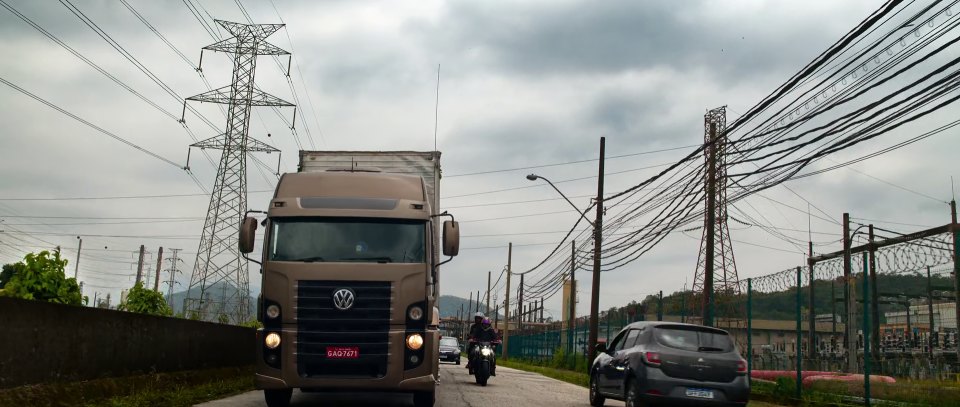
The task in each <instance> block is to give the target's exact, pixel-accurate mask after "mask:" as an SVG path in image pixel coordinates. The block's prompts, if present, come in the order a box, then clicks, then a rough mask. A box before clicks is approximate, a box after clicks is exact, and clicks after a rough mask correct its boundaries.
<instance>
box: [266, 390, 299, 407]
mask: <svg viewBox="0 0 960 407" xmlns="http://www.w3.org/2000/svg"><path fill="white" fill-rule="evenodd" d="M291 397H293V389H281V390H264V391H263V398H264V399H266V401H267V406H268V407H287V406H289V405H290V398H291Z"/></svg>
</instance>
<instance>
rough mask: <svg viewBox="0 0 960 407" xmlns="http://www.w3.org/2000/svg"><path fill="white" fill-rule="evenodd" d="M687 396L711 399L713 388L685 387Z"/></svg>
mask: <svg viewBox="0 0 960 407" xmlns="http://www.w3.org/2000/svg"><path fill="white" fill-rule="evenodd" d="M687 397H695V398H698V399H712V398H713V390H707V389H687Z"/></svg>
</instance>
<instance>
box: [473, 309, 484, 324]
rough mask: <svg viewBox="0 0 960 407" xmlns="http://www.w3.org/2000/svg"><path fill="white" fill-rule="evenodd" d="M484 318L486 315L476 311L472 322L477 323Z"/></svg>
mask: <svg viewBox="0 0 960 407" xmlns="http://www.w3.org/2000/svg"><path fill="white" fill-rule="evenodd" d="M484 318H486V316H485V315H483V313H482V312H478V313H476V314H473V320H474V322H476V323H478V324H479V323H480V321H483V319H484Z"/></svg>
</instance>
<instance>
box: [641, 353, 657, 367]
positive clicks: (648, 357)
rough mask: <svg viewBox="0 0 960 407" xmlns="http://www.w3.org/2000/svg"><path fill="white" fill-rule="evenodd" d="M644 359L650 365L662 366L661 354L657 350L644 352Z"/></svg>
mask: <svg viewBox="0 0 960 407" xmlns="http://www.w3.org/2000/svg"><path fill="white" fill-rule="evenodd" d="M643 360H644V361H645V362H647V364H648V365H650V366H660V362H661V361H660V354H659V353H657V352H644V353H643Z"/></svg>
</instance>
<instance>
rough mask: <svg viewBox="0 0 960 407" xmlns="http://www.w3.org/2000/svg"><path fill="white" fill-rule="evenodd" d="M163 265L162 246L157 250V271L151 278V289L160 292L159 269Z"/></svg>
mask: <svg viewBox="0 0 960 407" xmlns="http://www.w3.org/2000/svg"><path fill="white" fill-rule="evenodd" d="M162 265H163V246H160V249H159V250H157V273H156V277H154V279H153V291H156V292H160V270H161V266H162Z"/></svg>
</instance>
